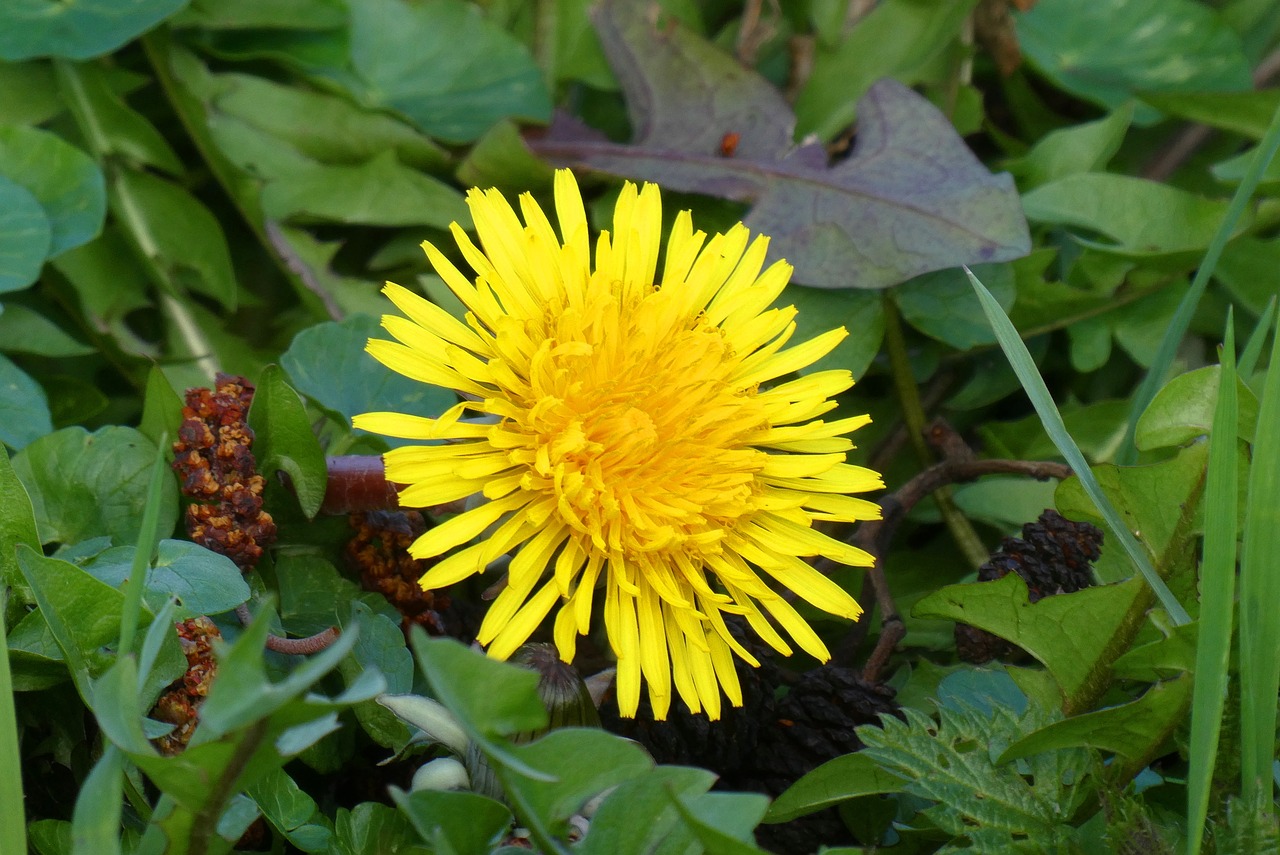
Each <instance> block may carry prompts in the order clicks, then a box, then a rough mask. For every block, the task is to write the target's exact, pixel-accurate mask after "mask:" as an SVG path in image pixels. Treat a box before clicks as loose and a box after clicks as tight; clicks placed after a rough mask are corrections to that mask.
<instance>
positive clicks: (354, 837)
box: [329, 802, 431, 855]
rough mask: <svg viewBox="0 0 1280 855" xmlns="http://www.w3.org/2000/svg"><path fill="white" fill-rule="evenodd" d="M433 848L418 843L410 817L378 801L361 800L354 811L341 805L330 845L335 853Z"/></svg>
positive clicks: (424, 854)
mask: <svg viewBox="0 0 1280 855" xmlns="http://www.w3.org/2000/svg"><path fill="white" fill-rule="evenodd" d="M430 851H431V850H429V849H427V848H426V847H425V846H422V845H419V844H418V842H417V835H416V834H415V833H414V828H413V824H412V823H411V822H410V821H409V819H408V817H406V816H405V815H404V814H402V813H400V812H399V811H397V810H396V809H395V808H393V807H389V806H388V805H383V804H378V803H377V802H361V803H360V804H358V805H356V806H355V807H354V808H352V809H351V810H350V811H348V810H346V809H344V808H339V809H338V816H337V820H336V821H335V822H334V828H333V841H332V843H330V845H329V852H330V853H333V855H365V853H370V852H378V853H386V855H428V853H429V852H430Z"/></svg>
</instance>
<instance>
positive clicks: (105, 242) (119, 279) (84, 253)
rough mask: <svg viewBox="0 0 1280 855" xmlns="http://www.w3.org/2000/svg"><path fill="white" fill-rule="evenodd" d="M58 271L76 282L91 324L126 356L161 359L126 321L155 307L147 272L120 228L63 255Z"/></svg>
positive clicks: (57, 261)
mask: <svg viewBox="0 0 1280 855" xmlns="http://www.w3.org/2000/svg"><path fill="white" fill-rule="evenodd" d="M53 267H54V269H55V270H57V271H58V272H59V273H60V274H62V275H63V276H65V277H66V279H67V281H68V282H69V283H70V284H71V287H72V290H73V292H74V294H75V296H76V298H77V299H78V300H79V302H80V307H81V309H80V310H81V312H82V314H83V317H84V319H85V321H86V322H87V323H89V324H91V325H92V326H93V327H94V328H95V329H100V330H102V331H103V333H104V334H105V335H107V336H108V337H109V338H110V339H111V341H112V342H113V343H114V344H115V346H117V347H119V348H120V349H121V350H122V351H123V352H125V353H128V354H133V355H141V356H147V357H151V358H156V357H158V356H159V351H158V349H157V348H156V347H155V346H154V345H153V343H152V342H150V341H147V340H145V339H144V338H142V337H140V336H139V334H138V333H137V332H136V331H135V330H133V329H132V328H131V327H130V326H129V324H128V323H127V322H126V320H125V318H126V317H127V316H128V315H129V313H130V312H133V311H135V310H137V309H143V308H150V307H151V305H152V303H151V296H150V294H149V293H148V285H147V282H146V278H145V276H144V275H143V272H142V269H141V268H140V267H139V266H138V264H137V262H136V261H135V260H134V257H133V254H132V253H131V252H130V251H129V247H128V245H127V244H126V243H125V241H124V238H122V237H121V236H120V233H119V232H118V231H117V230H116V229H115V228H113V227H112V226H110V225H109V226H108V227H107V228H106V230H105V231H104V232H103V233H102V235H101V236H99V237H98V239H97V240H94V241H90V242H89V243H87V244H85V245H84V246H81V247H77V248H76V249H73V250H70V251H69V252H65V253H63V254H62V255H60V256H58V257H57V259H55V260H54V262H53Z"/></svg>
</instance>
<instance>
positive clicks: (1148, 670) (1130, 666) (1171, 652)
mask: <svg viewBox="0 0 1280 855" xmlns="http://www.w3.org/2000/svg"><path fill="white" fill-rule="evenodd" d="M1199 631H1200V624H1199V623H1198V622H1193V623H1188V624H1183V625H1182V626H1175V627H1173V628H1172V630H1171V631H1170V632H1169V634H1168V635H1166V636H1164V637H1163V638H1159V639H1157V640H1155V641H1152V642H1150V643H1148V644H1143V645H1140V646H1138V647H1134V648H1132V649H1131V650H1129V652H1128V653H1125V654H1124V655H1123V656H1121V657H1120V658H1119V659H1117V660H1116V661H1115V662H1113V663H1112V665H1111V669H1112V673H1113V674H1115V676H1116V677H1117V678H1118V679H1121V680H1141V681H1143V682H1147V683H1154V682H1156V681H1159V680H1168V679H1170V678H1173V677H1177V676H1178V675H1179V674H1183V673H1190V672H1191V671H1194V670H1195V658H1196V638H1197V636H1198V633H1199Z"/></svg>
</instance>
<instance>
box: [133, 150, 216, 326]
mask: <svg viewBox="0 0 1280 855" xmlns="http://www.w3.org/2000/svg"><path fill="white" fill-rule="evenodd" d="M113 207H114V208H115V209H123V210H124V211H127V212H128V214H129V216H130V217H131V218H132V219H134V223H133V226H132V227H133V229H134V230H135V232H137V233H139V234H141V235H144V236H145V237H144V238H143V240H145V242H146V244H147V246H146V251H147V252H148V254H150V255H152V260H153V261H154V262H155V263H156V264H157V265H158V266H159V267H160V269H161V270H163V271H164V272H165V273H166V275H167V276H168V277H169V279H170V281H172V282H173V283H174V284H175V285H178V286H180V287H185V288H188V289H190V290H192V291H195V292H197V293H200V294H204V295H206V296H208V297H212V298H213V299H215V300H217V301H218V302H219V303H221V304H222V306H223V307H224V308H226V309H233V308H235V305H236V277H235V272H234V271H233V270H232V267H231V253H230V251H229V250H228V249H227V239H226V237H225V236H224V235H223V233H222V226H221V224H220V223H219V222H218V220H217V218H215V217H214V215H213V214H212V213H210V211H209V209H208V208H206V207H205V206H204V205H203V204H202V203H201V202H200V201H199V200H198V199H196V197H194V196H192V195H191V194H190V193H188V192H187V191H186V190H185V189H183V188H182V187H181V186H179V185H177V184H175V183H173V182H172V181H168V180H166V179H164V178H161V177H159V176H158V175H152V174H151V173H149V172H138V171H135V170H128V169H126V170H121V171H120V172H119V173H118V176H117V178H116V182H115V184H114V185H113Z"/></svg>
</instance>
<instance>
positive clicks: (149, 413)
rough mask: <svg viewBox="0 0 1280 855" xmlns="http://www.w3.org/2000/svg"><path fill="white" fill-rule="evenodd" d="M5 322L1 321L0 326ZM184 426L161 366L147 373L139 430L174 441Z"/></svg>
mask: <svg viewBox="0 0 1280 855" xmlns="http://www.w3.org/2000/svg"><path fill="white" fill-rule="evenodd" d="M2 324H3V322H2V321H0V325H2ZM181 426H182V399H181V398H179V397H178V393H177V392H175V391H174V390H173V386H171V385H170V384H169V381H168V380H167V379H166V378H165V376H164V372H163V371H161V370H160V366H158V365H153V366H151V370H150V371H149V372H148V373H147V388H146V390H145V391H144V392H143V396H142V419H141V421H140V422H139V424H138V430H139V431H140V432H141V433H142V434H143V435H144V436H146V437H147V439H149V440H151V441H152V442H160V440H161V438H167V439H168V440H169V441H173V440H175V439H176V438H177V436H178V429H179V428H180V427H181Z"/></svg>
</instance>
